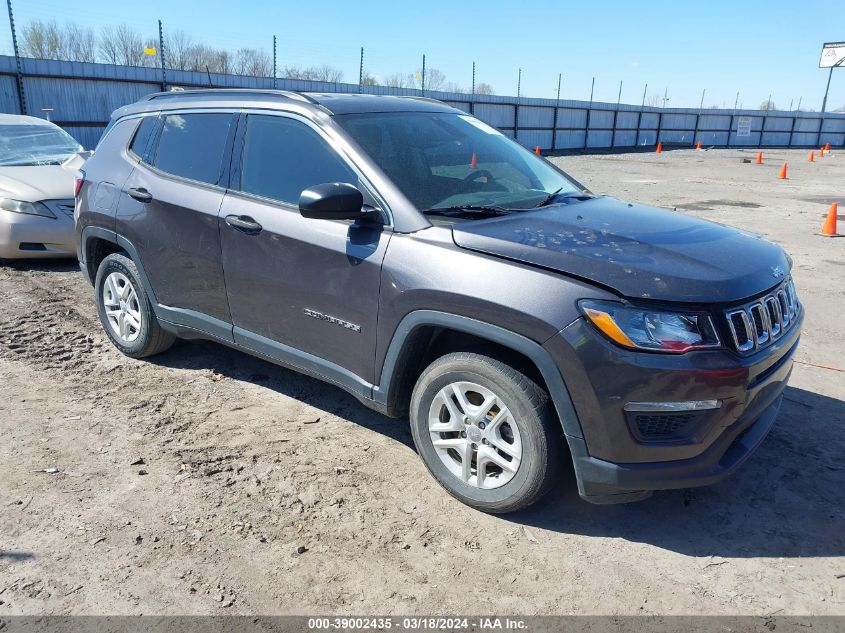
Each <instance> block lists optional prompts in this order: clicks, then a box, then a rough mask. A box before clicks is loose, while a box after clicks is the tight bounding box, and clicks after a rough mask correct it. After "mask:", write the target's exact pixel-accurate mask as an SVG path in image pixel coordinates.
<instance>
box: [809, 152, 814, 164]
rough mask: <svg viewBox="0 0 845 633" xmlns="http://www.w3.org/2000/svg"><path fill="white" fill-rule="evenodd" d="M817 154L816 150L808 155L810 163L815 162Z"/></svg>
mask: <svg viewBox="0 0 845 633" xmlns="http://www.w3.org/2000/svg"><path fill="white" fill-rule="evenodd" d="M815 154H816V153H815V152H810V155H809V156H808V157H807V162H809V163H812V162H815V160H816V157H815Z"/></svg>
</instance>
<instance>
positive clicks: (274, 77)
mask: <svg viewBox="0 0 845 633" xmlns="http://www.w3.org/2000/svg"><path fill="white" fill-rule="evenodd" d="M277 87H278V84H277V82H276V36H275V35H274V36H273V89H274V90H275V89H276V88H277Z"/></svg>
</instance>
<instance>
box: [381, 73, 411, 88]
mask: <svg viewBox="0 0 845 633" xmlns="http://www.w3.org/2000/svg"><path fill="white" fill-rule="evenodd" d="M383 83H384V85H385V86H387V87H389V88H412V87H413V86H414V77H413V76H412V75H406V74H405V73H393V74H392V75H388V76H387V77H385V78H384V82H383Z"/></svg>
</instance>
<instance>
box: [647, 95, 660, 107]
mask: <svg viewBox="0 0 845 633" xmlns="http://www.w3.org/2000/svg"><path fill="white" fill-rule="evenodd" d="M645 104H646V105H647V106H651V107H652V108H659V107H660V106H662V105H663V97H661V96H660V95H651V96H650V97H648V98H647V99H646V100H645Z"/></svg>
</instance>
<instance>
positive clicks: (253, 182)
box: [241, 115, 358, 204]
mask: <svg viewBox="0 0 845 633" xmlns="http://www.w3.org/2000/svg"><path fill="white" fill-rule="evenodd" d="M326 182H348V183H351V184H353V185H356V186H357V184H358V176H357V175H356V174H355V172H354V171H353V170H352V169H351V168H350V167H349V166H348V165H347V164H346V163H345V162H344V161H343V159H341V157H340V156H339V155H338V153H337V152H335V151H334V150H333V149H332V148H331V147H330V146H329V145H328V143H326V141H325V140H324V139H323V138H322V137H321V136H320V135H319V134H317V133H316V132H315V131H314V130H312V129H311V128H310V127H308V126H307V125H305V124H304V123H301V122H299V121H296V120H293V119H289V118H287V117H281V116H264V115H250V116H249V117H247V126H246V138H245V139H244V148H243V154H242V166H241V190H242V191H245V192H247V193H253V194H255V195H258V196H263V197H265V198H272V199H273V200H279V201H281V202H289V203H291V204H296V203H298V202H299V196H300V194H301V193H302V191H303V189H307V188H308V187H313V186H314V185H319V184H322V183H326Z"/></svg>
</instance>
